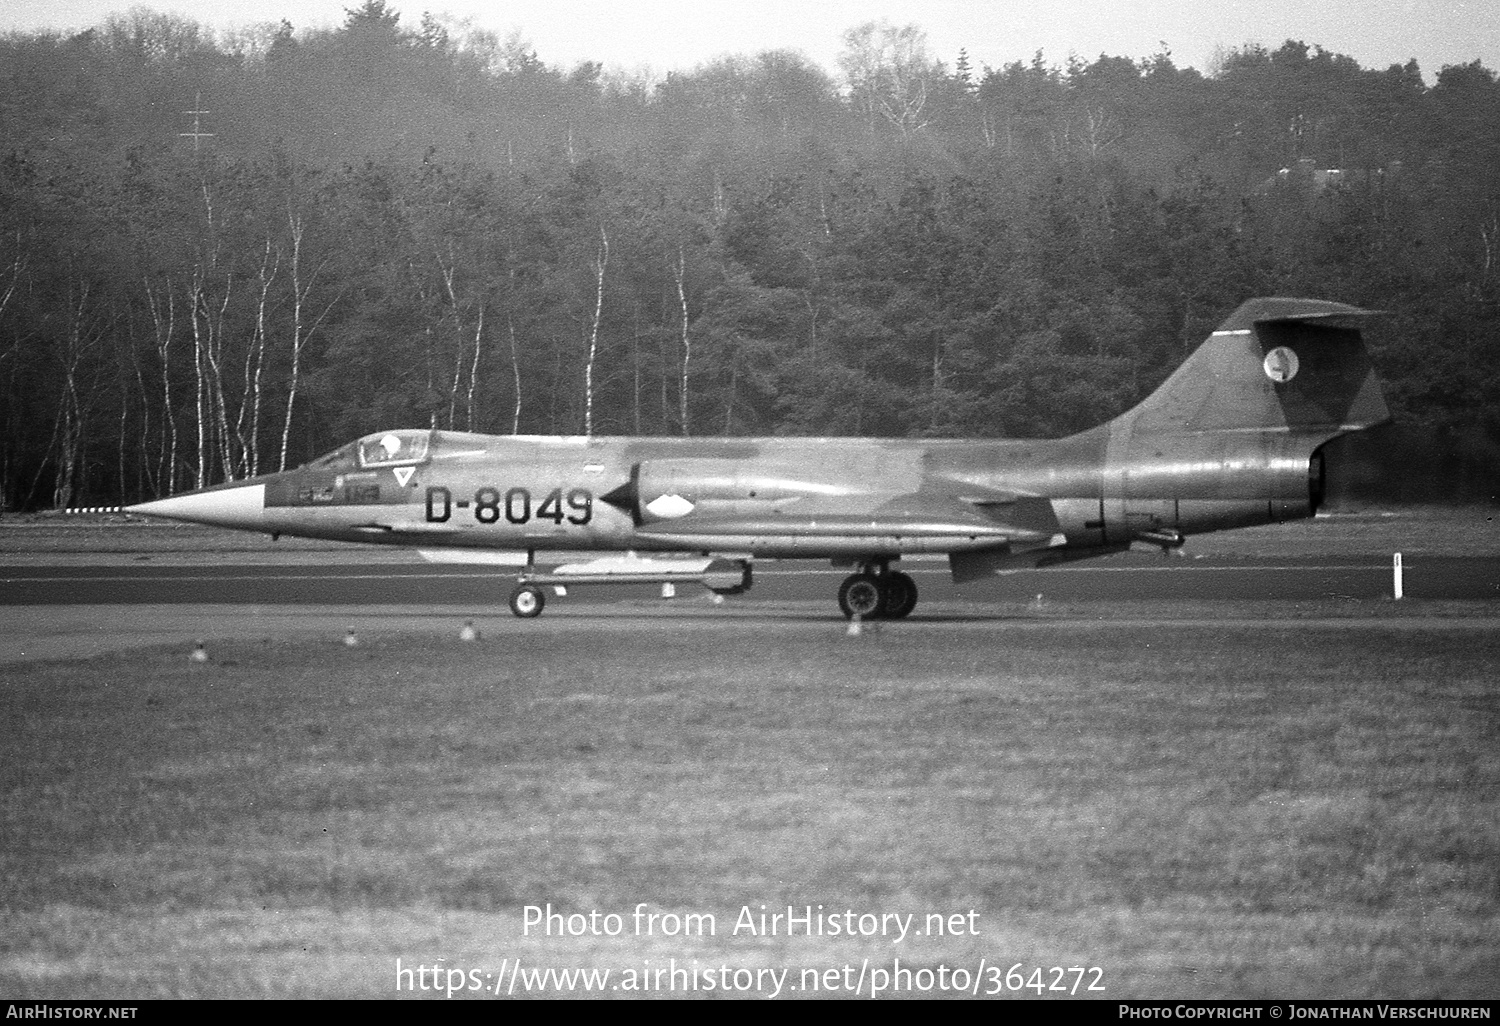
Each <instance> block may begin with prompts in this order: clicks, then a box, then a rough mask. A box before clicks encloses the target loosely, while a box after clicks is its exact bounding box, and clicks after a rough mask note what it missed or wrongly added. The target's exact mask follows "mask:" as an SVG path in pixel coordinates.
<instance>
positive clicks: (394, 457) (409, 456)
mask: <svg viewBox="0 0 1500 1026" xmlns="http://www.w3.org/2000/svg"><path fill="white" fill-rule="evenodd" d="M430 437H431V433H430V432H427V431H383V432H381V433H380V434H377V435H366V436H365V437H364V438H361V439H360V440H359V441H358V442H356V443H355V445H356V446H357V447H358V449H359V465H360V466H361V467H394V466H398V465H400V464H403V463H421V462H422V461H423V460H425V459H426V458H427V442H428V439H429V438H430Z"/></svg>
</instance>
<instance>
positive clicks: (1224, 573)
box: [0, 553, 1500, 608]
mask: <svg viewBox="0 0 1500 1026" xmlns="http://www.w3.org/2000/svg"><path fill="white" fill-rule="evenodd" d="M902 569H903V570H906V571H907V572H908V573H910V574H911V575H912V576H913V577H914V578H915V579H916V581H917V585H918V588H919V590H920V593H921V597H922V601H923V602H931V601H944V600H955V599H956V600H964V601H971V602H972V601H979V602H983V601H1016V600H1019V599H1030V598H1032V597H1034V596H1035V595H1038V594H1041V595H1044V596H1046V598H1047V599H1048V600H1087V599H1121V600H1126V599H1147V600H1182V599H1191V600H1196V599H1202V600H1213V599H1282V600H1288V599H1290V600H1310V599H1326V598H1353V599H1377V598H1382V597H1385V598H1388V597H1390V596H1391V593H1392V585H1393V575H1392V567H1391V564H1390V562H1389V561H1387V559H1383V558H1381V557H1376V556H1368V557H1359V556H1356V557H1349V556H1333V557H1299V558H1293V559H1246V558H1225V557H1218V558H1215V557H1203V558H1197V559H1192V558H1163V557H1160V556H1156V555H1153V554H1144V553H1142V554H1134V553H1132V554H1129V555H1125V556H1118V557H1113V558H1109V559H1101V560H1095V561H1092V562H1089V563H1080V564H1075V565H1070V566H1062V567H1053V568H1050V569H1046V570H1033V571H1020V572H1015V573H1008V574H1003V575H1000V576H998V577H995V578H993V579H989V580H985V581H981V582H976V583H973V584H967V585H963V586H958V585H955V584H953V582H952V580H951V579H950V577H949V575H948V572H947V566H946V564H945V563H942V562H926V563H910V564H902ZM847 573H848V571H847V570H837V569H832V568H830V567H829V566H828V565H827V564H826V563H817V562H811V561H808V562H763V563H758V564H756V567H755V587H754V589H753V590H752V591H750V592H749V593H747V594H745V595H742V596H737V597H735V598H733V599H731V600H730V601H732V602H736V603H745V602H758V601H767V600H771V601H786V600H793V599H825V598H826V599H827V600H828V601H829V602H832V601H833V596H834V594H835V592H836V591H837V588H838V584H839V581H840V580H842V578H843V577H844V576H845V575H846V574H847ZM513 581H514V579H513V577H512V576H509V575H506V574H503V573H497V572H496V571H494V570H492V569H488V568H484V567H468V566H450V565H428V564H390V565H369V564H360V563H354V562H321V563H318V564H315V565H306V566H297V565H286V564H243V565H219V566H151V565H145V564H136V565H125V566H24V567H23V566H0V605H8V606H16V605H33V606H55V605H79V604H119V605H135V604H151V605H218V604H232V605H255V604H278V605H340V606H350V605H353V606H359V605H376V604H378V605H386V604H400V605H412V606H422V605H432V604H454V603H458V604H470V603H503V602H504V601H505V598H506V596H507V595H508V594H509V592H510V589H511V587H512V585H513ZM1403 585H1404V592H1405V596H1406V597H1407V598H1412V599H1445V600H1476V599H1480V600H1482V599H1495V598H1500V556H1486V557H1455V556H1428V557H1420V558H1415V559H1409V560H1407V561H1406V563H1405V566H1404V567H1403ZM678 593H679V594H680V595H683V596H685V597H686V596H691V595H698V594H701V593H702V592H701V590H700V588H699V587H698V586H697V585H686V584H684V585H679V586H678ZM656 594H658V589H657V587H655V586H648V585H635V586H608V587H575V588H571V589H569V594H568V596H567V597H566V598H563V599H558V598H555V597H549V608H555V606H556V605H558V604H563V603H566V604H567V605H574V604H580V603H598V602H612V601H619V600H620V599H622V598H648V597H652V596H654V595H656Z"/></svg>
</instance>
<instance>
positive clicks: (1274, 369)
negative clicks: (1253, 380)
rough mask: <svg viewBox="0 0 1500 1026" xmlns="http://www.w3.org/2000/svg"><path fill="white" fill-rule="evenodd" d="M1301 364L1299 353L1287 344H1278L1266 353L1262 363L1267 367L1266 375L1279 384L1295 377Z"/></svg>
mask: <svg viewBox="0 0 1500 1026" xmlns="http://www.w3.org/2000/svg"><path fill="white" fill-rule="evenodd" d="M1301 365H1302V364H1301V361H1299V360H1298V359H1297V354H1296V353H1294V352H1292V351H1291V350H1290V349H1288V348H1287V347H1286V346H1277V347H1276V348H1275V349H1273V350H1271V351H1270V352H1269V353H1267V354H1266V358H1265V360H1264V361H1263V362H1262V363H1261V366H1262V367H1264V368H1265V371H1266V377H1268V378H1270V379H1271V380H1272V381H1274V382H1276V383H1277V384H1278V385H1284V384H1286V383H1287V382H1288V381H1291V380H1292V379H1293V378H1295V377H1296V376H1297V369H1298V368H1299V367H1301Z"/></svg>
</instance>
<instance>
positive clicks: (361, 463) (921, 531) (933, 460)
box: [128, 298, 1389, 619]
mask: <svg viewBox="0 0 1500 1026" xmlns="http://www.w3.org/2000/svg"><path fill="white" fill-rule="evenodd" d="M1372 313H1373V311H1368V310H1362V309H1359V308H1357V307H1353V306H1346V305H1344V304H1341V303H1333V302H1326V301H1321V300H1309V299H1289V298H1264V299H1252V300H1249V301H1247V302H1246V303H1244V304H1243V305H1241V306H1240V307H1239V309H1237V310H1235V311H1234V313H1233V314H1231V315H1230V317H1229V318H1228V319H1227V320H1225V321H1224V323H1223V324H1221V325H1220V326H1219V328H1218V329H1217V330H1216V331H1214V332H1213V333H1212V334H1211V335H1210V336H1209V337H1208V338H1207V339H1206V340H1205V341H1204V342H1203V343H1202V345H1201V346H1200V347H1199V348H1198V349H1197V350H1196V351H1195V352H1194V353H1193V354H1192V355H1191V356H1190V357H1188V359H1187V360H1186V362H1184V363H1183V364H1182V365H1181V366H1180V367H1179V368H1178V369H1177V371H1176V372H1175V373H1173V374H1172V375H1171V376H1170V377H1169V378H1168V379H1167V380H1166V381H1165V382H1164V383H1163V384H1162V385H1161V386H1160V387H1158V388H1157V389H1156V390H1155V391H1154V392H1152V393H1151V394H1150V395H1149V396H1148V397H1147V398H1146V399H1145V400H1144V401H1143V402H1141V403H1140V404H1139V405H1138V406H1136V407H1135V408H1134V409H1131V410H1129V411H1127V412H1126V413H1124V414H1122V415H1120V416H1118V417H1116V418H1114V419H1113V420H1111V421H1109V422H1107V423H1105V424H1101V425H1099V426H1098V427H1095V428H1093V429H1091V430H1088V431H1084V432H1082V433H1080V434H1076V435H1072V436H1069V437H1066V438H1061V439H1054V440H967V441H965V440H940V441H933V440H928V439H866V438H642V437H550V436H546V437H543V436H496V435H481V434H472V433H465V432H456V431H438V430H424V429H397V430H390V431H379V432H376V433H374V434H371V435H367V436H365V437H364V438H361V439H359V440H358V441H355V442H351V443H350V444H348V445H346V446H344V447H342V448H340V449H337V450H335V451H334V452H331V453H328V454H327V455H326V456H323V457H321V458H319V459H315V460H313V461H312V462H310V463H308V464H306V465H304V466H302V467H299V468H297V469H296V470H289V471H286V472H284V473H278V474H269V475H265V476H261V477H255V478H251V479H248V480H242V481H231V482H228V483H225V484H222V485H218V486H215V487H211V488H204V489H200V490H197V491H193V492H188V493H185V494H181V495H176V496H172V497H170V498H165V499H158V500H156V501H154V502H143V503H141V504H139V505H135V506H131V507H128V511H129V512H132V513H141V514H145V515H148V516H153V517H166V518H169V519H173V520H182V521H188V522H192V523H198V524H213V525H217V526H220V527H227V528H236V529H240V530H248V531H262V532H266V533H269V534H270V535H272V536H273V537H277V536H280V535H283V534H285V535H296V536H302V537H308V538H322V539H335V540H342V541H352V542H374V543H378V544H384V545H405V546H413V547H416V548H417V549H419V550H421V551H422V552H423V554H424V555H425V556H427V557H428V558H430V559H435V560H445V561H454V562H482V563H488V564H493V565H501V566H512V567H515V568H516V571H517V574H518V579H517V584H516V587H515V589H514V591H513V592H512V593H511V596H510V608H511V610H512V612H514V613H515V614H516V615H517V616H520V617H532V616H536V615H538V614H540V613H541V611H542V608H543V605H544V603H545V594H546V593H545V591H544V590H543V589H544V588H545V587H548V586H551V587H553V588H554V589H555V590H556V591H557V592H559V593H561V592H563V591H564V590H565V588H566V587H567V586H568V585H574V584H593V583H667V584H671V583H673V582H679V581H686V582H696V583H699V584H701V585H703V586H705V587H707V588H709V589H711V590H713V591H715V592H717V593H719V594H734V593H738V592H742V591H745V590H747V589H749V588H750V587H751V585H752V583H753V576H752V570H753V566H754V562H755V561H756V560H757V559H822V560H830V561H832V562H833V563H834V565H836V566H845V567H848V568H850V569H851V570H852V571H853V572H852V573H851V574H850V575H849V576H848V577H847V578H846V579H845V580H844V581H843V583H842V585H841V586H840V587H839V590H838V603H839V608H840V609H841V610H842V611H843V613H844V615H845V616H846V617H851V618H852V617H862V618H866V619H876V618H890V619H899V618H902V617H905V616H907V615H909V614H910V613H911V612H912V610H913V609H915V608H916V605H917V588H916V585H915V583H914V582H913V580H912V578H911V576H910V575H909V574H906V573H903V572H902V571H901V570H899V569H896V566H895V564H897V563H899V561H900V560H901V559H902V558H903V557H907V556H913V555H918V554H923V555H931V554H938V555H939V556H946V557H947V559H948V563H949V566H950V569H951V572H952V575H953V578H954V579H955V580H956V581H958V582H965V581H971V580H975V579H978V578H982V577H985V576H988V575H991V574H995V573H1002V572H1005V571H1008V570H1015V569H1029V568H1034V567H1045V566H1049V565H1053V564H1057V563H1062V562H1066V561H1070V560H1076V559H1082V558H1087V557H1092V556H1100V555H1106V554H1109V553H1114V552H1120V551H1123V550H1125V549H1127V548H1129V547H1130V546H1131V545H1132V544H1140V543H1146V544H1148V545H1156V546H1160V547H1161V548H1162V549H1163V551H1167V550H1170V549H1173V548H1176V547H1178V546H1180V545H1182V544H1183V542H1184V540H1185V539H1186V537H1187V536H1188V535H1190V534H1194V533H1198V532H1205V531H1219V530H1224V529H1227V528H1236V527H1246V526H1252V525H1257V524H1267V523H1277V522H1281V521H1286V520H1291V519H1294V518H1298V517H1309V516H1312V515H1313V513H1314V512H1315V511H1316V510H1317V509H1318V506H1319V504H1320V503H1321V502H1322V500H1323V491H1324V468H1323V457H1322V452H1321V447H1322V446H1323V445H1324V444H1325V443H1326V442H1328V441H1329V440H1331V439H1333V438H1336V437H1338V436H1339V435H1342V434H1345V433H1347V432H1350V431H1358V430H1360V429H1362V428H1367V427H1371V426H1373V425H1376V424H1380V423H1382V422H1384V421H1386V420H1388V419H1389V411H1388V410H1387V408H1386V404H1385V401H1384V399H1383V397H1382V395H1381V391H1380V386H1379V383H1378V382H1377V380H1376V377H1375V373H1374V371H1373V369H1372V367H1371V365H1370V361H1369V358H1368V356H1367V353H1366V350H1365V346H1364V342H1363V340H1362V338H1361V335H1360V332H1359V330H1358V325H1359V324H1360V323H1361V322H1362V321H1363V319H1364V318H1366V317H1368V316H1370V315H1371V314H1372ZM575 551H576V552H580V553H594V554H598V553H611V552H613V553H620V555H613V556H611V555H604V556H601V557H597V558H591V559H588V560H585V561H582V562H578V563H573V564H566V565H562V566H558V567H555V568H554V569H551V570H547V569H544V568H543V567H542V566H541V565H540V564H539V563H538V561H537V555H538V553H547V552H552V553H558V552H561V553H570V552H575Z"/></svg>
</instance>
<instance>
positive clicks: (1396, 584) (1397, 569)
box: [1391, 552, 1402, 599]
mask: <svg viewBox="0 0 1500 1026" xmlns="http://www.w3.org/2000/svg"><path fill="white" fill-rule="evenodd" d="M1401 594H1402V588H1401V553H1399V552H1398V553H1396V558H1395V560H1394V561H1392V563H1391V595H1392V596H1393V597H1394V598H1397V599H1399V598H1401Z"/></svg>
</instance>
